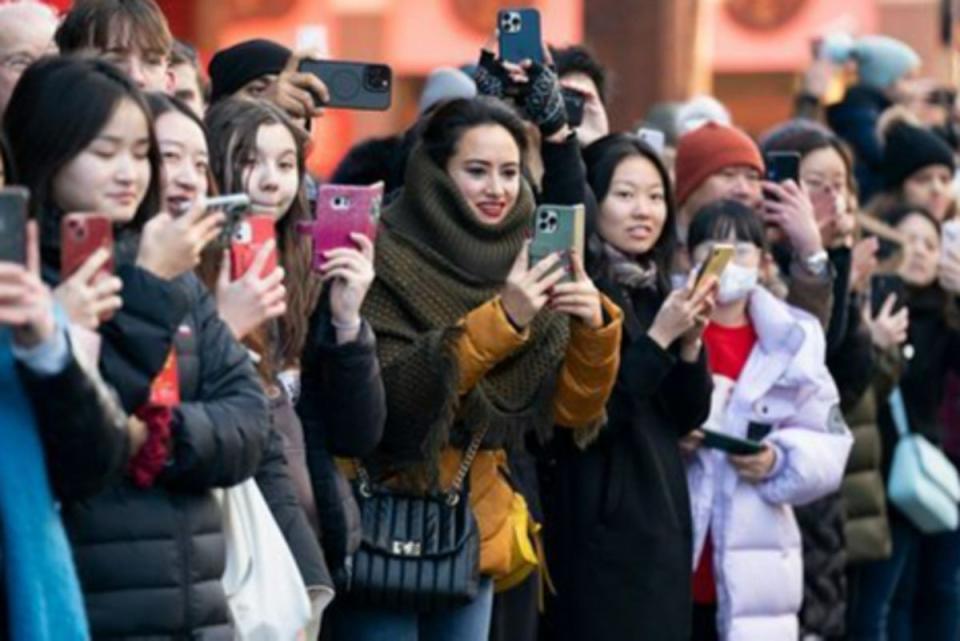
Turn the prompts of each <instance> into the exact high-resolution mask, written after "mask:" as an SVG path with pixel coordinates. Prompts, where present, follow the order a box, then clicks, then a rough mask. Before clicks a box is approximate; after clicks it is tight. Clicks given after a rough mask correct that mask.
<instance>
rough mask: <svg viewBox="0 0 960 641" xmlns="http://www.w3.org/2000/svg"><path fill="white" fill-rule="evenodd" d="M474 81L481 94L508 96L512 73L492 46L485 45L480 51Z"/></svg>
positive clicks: (494, 96)
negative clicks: (509, 72)
mask: <svg viewBox="0 0 960 641" xmlns="http://www.w3.org/2000/svg"><path fill="white" fill-rule="evenodd" d="M473 81H474V82H475V83H477V93H478V94H480V95H481V96H491V97H493V98H501V99H502V98H504V97H505V96H506V94H507V87H508V86H509V85H510V75H509V74H508V73H507V70H506V69H505V68H504V65H503V64H501V62H500V61H499V60H498V59H497V57H496V55H495V54H494V53H493V51H492V50H491V48H488V47H486V46H485V47H484V49H483V50H482V51H481V52H480V60H479V61H478V62H477V68H476V70H475V71H474V72H473Z"/></svg>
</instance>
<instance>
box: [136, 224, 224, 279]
mask: <svg viewBox="0 0 960 641" xmlns="http://www.w3.org/2000/svg"><path fill="white" fill-rule="evenodd" d="M224 220H225V218H224V215H223V213H222V212H214V213H212V214H207V213H206V212H205V211H204V210H203V209H200V208H195V209H194V210H192V211H189V212H187V213H185V214H183V215H181V216H179V217H178V218H173V217H171V216H170V214H168V213H166V212H160V213H159V214H157V215H156V216H154V217H153V218H152V219H150V220H149V221H148V222H147V224H146V225H144V227H143V234H142V236H141V238H140V248H139V250H138V253H137V266H138V267H140V268H141V269H145V270H146V271H148V272H150V273H152V274H153V275H155V276H157V277H159V278H163V279H165V280H172V279H174V278H176V277H177V276H180V275H181V274H185V273H186V272H188V271H190V270H191V269H193V268H194V267H196V266H197V265H198V264H200V253H201V252H202V251H203V248H204V247H206V246H207V245H208V244H209V243H210V242H211V241H212V240H213V239H215V238H216V237H217V236H218V235H219V234H220V230H221V228H222V227H223V223H224Z"/></svg>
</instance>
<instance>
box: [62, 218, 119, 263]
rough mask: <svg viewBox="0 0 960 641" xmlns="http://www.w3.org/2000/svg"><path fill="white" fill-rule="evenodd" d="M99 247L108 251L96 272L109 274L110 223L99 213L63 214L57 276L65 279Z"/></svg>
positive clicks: (111, 261)
mask: <svg viewBox="0 0 960 641" xmlns="http://www.w3.org/2000/svg"><path fill="white" fill-rule="evenodd" d="M100 247H105V248H106V249H107V250H108V251H110V252H111V257H110V258H109V259H108V260H107V262H106V263H105V264H104V266H103V267H102V268H101V270H100V272H101V273H105V274H112V273H113V256H112V252H113V223H111V222H110V219H109V218H107V217H106V216H102V215H100V214H67V215H66V216H64V217H63V222H62V223H61V225H60V273H61V275H62V277H63V278H68V277H69V276H71V275H72V274H73V273H74V272H76V271H77V270H78V269H80V267H81V266H82V265H83V263H85V262H86V261H87V259H88V258H90V256H91V255H92V254H93V253H94V252H95V251H97V249H99V248H100Z"/></svg>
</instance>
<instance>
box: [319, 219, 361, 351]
mask: <svg viewBox="0 0 960 641" xmlns="http://www.w3.org/2000/svg"><path fill="white" fill-rule="evenodd" d="M350 240H352V241H353V242H354V243H355V244H356V246H357V249H349V248H341V249H333V250H331V251H328V252H327V253H326V254H325V255H324V258H326V262H325V263H324V264H323V265H321V266H320V272H321V273H322V274H323V280H324V281H328V280H329V281H331V284H330V315H331V317H332V319H333V323H334V327H336V328H337V336H338V338H341V336H340V330H341V328H343V330H344V331H345V332H348V333H350V335H351V339H350V340H352V339H354V338H356V336H357V334H358V333H359V331H360V307H361V306H362V305H363V299H364V298H366V296H367V292H368V291H370V285H372V284H373V279H374V272H373V243H372V242H371V241H370V239H369V238H367V237H366V236H364V235H363V234H357V233H352V234H350ZM343 342H346V341H343Z"/></svg>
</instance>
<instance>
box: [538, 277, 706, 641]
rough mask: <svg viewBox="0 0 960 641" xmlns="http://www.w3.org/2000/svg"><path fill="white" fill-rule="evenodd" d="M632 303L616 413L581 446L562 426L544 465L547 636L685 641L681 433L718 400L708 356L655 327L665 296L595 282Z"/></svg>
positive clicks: (685, 505) (686, 533)
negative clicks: (694, 358)
mask: <svg viewBox="0 0 960 641" xmlns="http://www.w3.org/2000/svg"><path fill="white" fill-rule="evenodd" d="M597 284H598V286H599V287H600V289H601V290H602V291H603V292H604V293H605V294H607V295H608V296H610V298H611V299H613V300H614V302H616V303H617V304H618V305H620V307H621V308H622V309H623V310H624V312H625V327H626V331H625V333H624V340H623V346H622V362H621V365H620V372H619V374H618V378H617V383H616V386H615V388H614V390H613V395H612V396H611V399H610V401H609V403H608V405H607V413H608V417H609V422H608V424H607V426H606V427H605V428H604V429H603V430H602V431H601V433H600V436H599V438H598V439H597V441H596V442H594V443H592V444H591V445H589V446H588V447H587V448H586V449H585V450H581V449H579V448H578V447H577V446H576V445H575V444H574V443H573V441H572V439H571V438H567V436H569V435H567V434H564V433H558V436H557V438H556V439H555V443H554V448H553V457H552V458H550V459H547V460H546V461H545V463H544V464H543V466H542V469H541V483H542V485H541V492H542V495H543V501H544V509H545V521H544V523H545V528H544V533H545V538H546V541H545V544H546V550H547V557H548V561H549V568H550V570H551V573H552V574H553V578H554V580H555V582H556V587H557V596H556V598H554V599H552V600H551V602H549V603H548V606H547V613H546V614H547V617H546V618H547V621H546V624H545V630H544V634H543V636H542V638H544V639H550V640H551V641H553V640H557V641H563V640H565V639H571V640H573V639H577V640H579V639H591V641H624V640H627V639H643V640H644V641H687V640H688V639H689V638H690V634H691V629H690V627H691V617H692V595H691V590H692V588H691V575H692V572H693V559H692V556H693V549H692V548H693V543H692V529H693V526H692V522H691V515H690V497H689V493H688V489H687V480H686V471H685V469H684V463H683V460H682V459H681V454H680V450H679V448H678V445H677V441H678V439H679V438H680V437H681V436H683V435H684V434H686V433H688V432H689V431H691V430H693V429H695V428H697V427H699V426H700V425H701V424H702V423H703V422H704V421H705V420H706V418H707V416H708V414H709V409H710V396H711V392H712V389H713V387H712V381H711V377H710V374H709V371H708V369H707V364H706V358H705V355H702V356H701V358H700V360H699V361H698V362H696V363H692V364H691V363H686V362H683V361H681V360H680V359H679V358H678V357H677V356H676V355H675V354H674V353H672V352H667V351H664V350H663V349H661V348H660V347H659V346H658V345H657V344H656V343H655V342H654V341H653V340H652V339H650V338H649V337H648V336H647V335H646V331H647V329H648V328H649V325H650V323H651V322H652V320H653V317H654V315H655V314H656V312H657V310H658V309H659V307H660V305H661V304H662V300H663V299H662V296H661V295H659V294H656V293H654V292H646V293H641V294H638V295H635V296H634V299H633V300H632V301H631V300H630V298H628V296H627V295H626V293H625V292H624V291H622V290H620V289H619V288H616V287H611V286H609V284H608V283H604V282H603V281H598V283H597Z"/></svg>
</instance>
